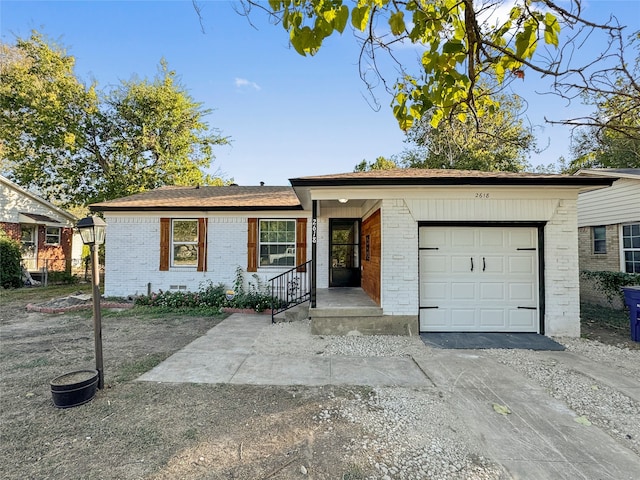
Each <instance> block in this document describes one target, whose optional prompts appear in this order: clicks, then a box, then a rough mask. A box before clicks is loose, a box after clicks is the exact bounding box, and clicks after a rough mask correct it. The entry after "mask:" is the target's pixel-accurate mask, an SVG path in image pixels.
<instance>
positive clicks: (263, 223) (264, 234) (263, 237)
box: [259, 220, 296, 267]
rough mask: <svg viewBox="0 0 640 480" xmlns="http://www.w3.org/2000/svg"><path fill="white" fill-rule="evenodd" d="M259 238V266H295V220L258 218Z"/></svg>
mask: <svg viewBox="0 0 640 480" xmlns="http://www.w3.org/2000/svg"><path fill="white" fill-rule="evenodd" d="M259 239H260V245H259V252H260V257H259V264H260V266H261V267H276V266H278V267H279V266H288V267H293V266H295V262H296V221H295V220H260V233H259Z"/></svg>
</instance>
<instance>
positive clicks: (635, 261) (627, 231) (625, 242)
mask: <svg viewBox="0 0 640 480" xmlns="http://www.w3.org/2000/svg"><path fill="white" fill-rule="evenodd" d="M622 255H623V262H624V271H625V272H627V273H640V223H633V224H630V225H623V226H622Z"/></svg>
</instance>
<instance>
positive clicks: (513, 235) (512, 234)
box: [507, 228, 538, 248]
mask: <svg viewBox="0 0 640 480" xmlns="http://www.w3.org/2000/svg"><path fill="white" fill-rule="evenodd" d="M537 241H538V239H537V233H536V231H535V230H533V229H524V228H518V229H511V230H509V231H508V232H507V245H509V246H510V247H514V248H535V246H536V244H537Z"/></svg>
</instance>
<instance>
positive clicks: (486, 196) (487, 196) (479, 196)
mask: <svg viewBox="0 0 640 480" xmlns="http://www.w3.org/2000/svg"><path fill="white" fill-rule="evenodd" d="M475 197H476V198H489V194H488V193H484V192H476V195H475Z"/></svg>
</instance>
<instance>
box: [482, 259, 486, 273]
mask: <svg viewBox="0 0 640 480" xmlns="http://www.w3.org/2000/svg"><path fill="white" fill-rule="evenodd" d="M486 269H487V262H486V261H485V259H484V257H482V271H483V272H484V271H485V270H486Z"/></svg>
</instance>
